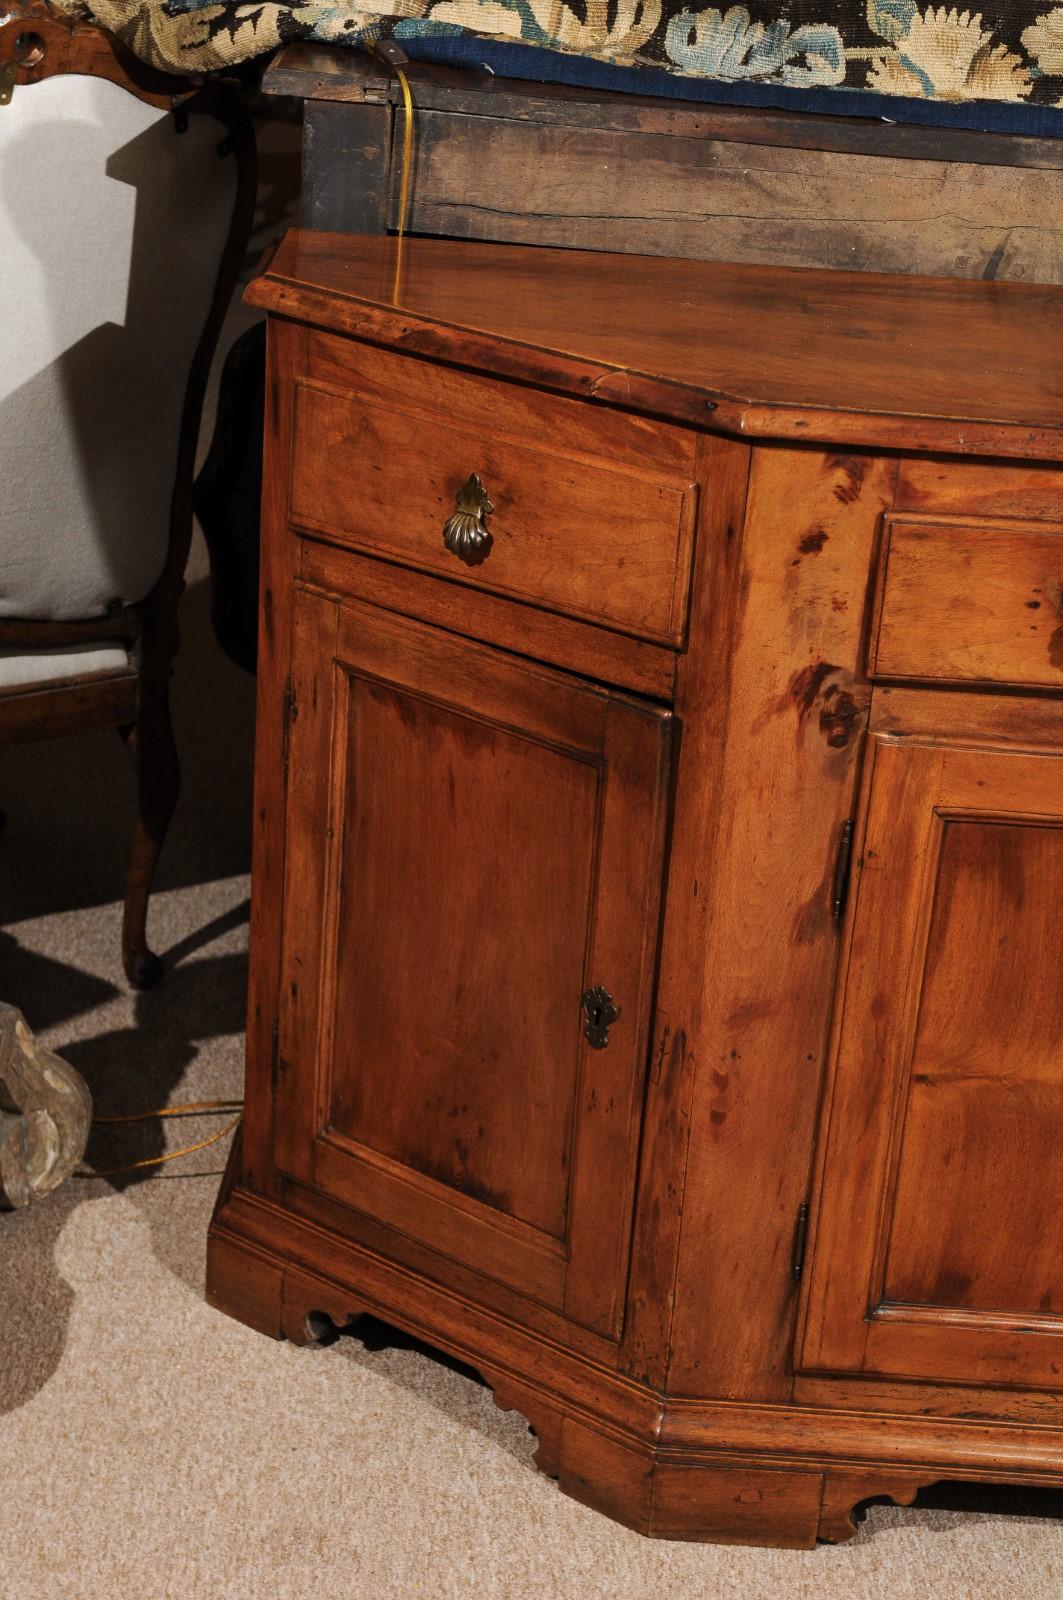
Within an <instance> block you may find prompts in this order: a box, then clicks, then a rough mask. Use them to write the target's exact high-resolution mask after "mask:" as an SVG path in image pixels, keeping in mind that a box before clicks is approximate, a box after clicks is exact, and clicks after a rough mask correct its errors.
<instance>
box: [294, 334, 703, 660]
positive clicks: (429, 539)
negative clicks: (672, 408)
mask: <svg viewBox="0 0 1063 1600" xmlns="http://www.w3.org/2000/svg"><path fill="white" fill-rule="evenodd" d="M384 357H385V353H384V352H380V351H374V350H371V349H369V348H367V347H365V346H358V345H356V344H354V343H353V342H352V341H345V340H340V339H329V338H326V337H325V336H323V335H322V336H319V337H318V338H317V340H316V341H314V342H313V343H312V344H311V350H310V358H309V365H308V369H307V375H306V377H305V378H304V379H303V380H302V381H301V382H299V383H298V384H297V386H296V396H295V427H294V441H293V447H292V463H291V482H290V496H289V517H290V520H291V521H292V522H293V523H294V524H295V525H296V526H298V527H302V528H306V529H309V530H311V531H316V532H320V533H323V534H325V535H326V536H327V537H329V538H331V539H334V540H336V541H338V542H340V543H342V544H345V545H349V546H352V547H353V548H355V549H358V550H362V551H365V552H367V553H370V554H373V555H378V556H384V557H386V558H387V559H389V560H393V561H398V562H401V563H402V564H404V565H406V566H411V567H417V568H420V569H422V570H424V571H428V572H432V573H436V574H438V575H440V576H442V577H446V578H448V579H451V580H456V581H457V582H459V583H463V584H470V585H474V586H476V587H477V588H482V589H486V590H490V591H492V592H494V593H497V594H502V595H508V596H510V597H512V598H516V599H519V600H523V601H526V602H529V603H531V604H533V605H536V606H542V607H545V608H548V609H550V610H554V611H558V612H561V613H564V614H565V615H569V616H573V617H580V618H584V619H587V620H589V621H591V622H595V623H599V624H603V625H604V626H606V627H609V628H613V629H617V630H619V631H622V632H625V633H628V634H631V635H633V636H635V637H637V638H643V639H648V640H653V641H655V642H658V643H663V644H667V645H670V646H678V645H680V644H681V643H682V641H683V636H684V628H685V623H686V604H687V591H688V586H689V578H690V560H691V547H692V543H693V531H694V522H695V515H696V507H697V486H696V484H695V482H694V476H695V450H696V440H695V436H694V435H693V434H692V433H687V432H686V430H684V429H681V428H675V427H670V426H667V425H665V424H663V423H658V422H655V421H653V420H652V419H649V418H642V417H634V416H628V415H625V414H624V413H617V412H615V411H607V410H605V409H604V408H599V407H596V406H594V405H593V404H592V403H584V402H580V401H572V400H568V399H565V398H563V397H560V396H555V395H549V394H544V393H542V392H541V391H538V390H533V389H525V388H520V387H519V386H516V385H512V384H506V383H502V382H498V381H491V380H487V379H480V378H477V377H475V376H473V375H471V374H465V373H458V372H454V371H451V370H448V369H445V368H439V367H434V366H431V365H428V364H426V363H422V362H420V361H416V360H412V359H404V358H402V357H395V356H390V357H386V359H384ZM473 473H475V474H477V476H478V477H479V478H480V479H481V480H482V483H483V485H484V488H485V489H486V491H487V494H488V495H489V497H490V501H491V503H492V505H493V507H494V511H493V512H492V513H491V514H490V515H488V516H487V517H486V520H485V526H486V528H487V530H488V532H489V534H490V543H489V546H488V547H487V553H486V555H484V556H483V557H482V559H478V560H475V561H473V560H463V559H461V558H460V557H459V556H458V555H455V554H454V553H452V551H451V550H449V549H448V548H447V547H446V546H445V544H444V542H443V529H444V525H445V523H446V522H447V519H448V518H450V517H451V516H452V515H453V513H454V512H455V510H456V501H457V496H458V493H459V491H460V490H461V488H462V486H463V484H465V482H466V480H467V479H468V478H469V477H470V474H473Z"/></svg>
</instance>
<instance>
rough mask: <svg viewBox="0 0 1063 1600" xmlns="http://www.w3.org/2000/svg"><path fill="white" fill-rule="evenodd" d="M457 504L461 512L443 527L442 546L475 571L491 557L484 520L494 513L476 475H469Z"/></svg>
mask: <svg viewBox="0 0 1063 1600" xmlns="http://www.w3.org/2000/svg"><path fill="white" fill-rule="evenodd" d="M455 504H456V505H457V508H458V509H457V510H456V511H455V512H454V515H453V516H452V517H448V518H447V520H446V522H445V523H444V524H443V543H444V544H445V545H446V547H447V549H448V550H451V551H453V553H454V555H456V556H457V557H458V560H459V561H464V562H466V564H467V565H468V566H470V567H474V566H477V565H478V564H479V563H480V562H481V561H486V559H487V557H488V556H489V555H490V553H491V544H492V539H491V531H490V529H489V528H488V527H487V525H486V523H485V522H484V518H485V517H489V516H490V515H491V513H492V511H493V510H494V509H495V508H494V506H493V505H492V503H491V499H490V496H489V495H488V493H487V490H486V489H485V488H484V486H483V482H482V481H481V479H480V478H479V477H478V476H477V474H476V473H475V472H470V474H469V476H468V477H467V478H466V480H465V482H464V483H463V484H462V486H461V488H460V489H459V490H458V492H457V495H456V496H455Z"/></svg>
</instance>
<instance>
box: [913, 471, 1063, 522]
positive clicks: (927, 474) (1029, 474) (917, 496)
mask: <svg viewBox="0 0 1063 1600" xmlns="http://www.w3.org/2000/svg"><path fill="white" fill-rule="evenodd" d="M896 506H897V510H898V511H925V512H929V513H937V512H943V513H945V514H947V515H949V516H953V515H956V516H968V517H1030V518H1032V519H1034V520H1037V521H1040V520H1041V519H1044V520H1045V521H1047V522H1058V523H1060V524H1061V525H1063V468H1060V467H1051V466H1042V467H1026V466H1016V465H1015V464H1014V463H1013V462H1000V461H953V460H948V461H937V460H935V459H934V458H933V457H932V456H926V457H919V458H918V459H914V460H911V461H902V462H901V464H900V470H899V473H898V477H897V498H896Z"/></svg>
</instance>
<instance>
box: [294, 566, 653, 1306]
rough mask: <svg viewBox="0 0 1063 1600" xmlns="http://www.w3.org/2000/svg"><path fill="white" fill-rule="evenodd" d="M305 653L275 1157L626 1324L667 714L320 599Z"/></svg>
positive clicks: (304, 624) (521, 1286)
mask: <svg viewBox="0 0 1063 1600" xmlns="http://www.w3.org/2000/svg"><path fill="white" fill-rule="evenodd" d="M292 661H293V668H292V694H293V699H294V721H293V724H292V732H291V738H290V764H289V780H288V825H287V830H288V831H287V837H288V844H287V854H286V865H285V873H286V879H285V912H284V936H283V946H284V948H283V961H282V985H281V988H282V997H281V1010H280V1018H279V1041H278V1043H279V1049H278V1073H277V1118H276V1128H277V1132H276V1159H277V1164H278V1166H279V1167H280V1168H281V1169H282V1170H283V1171H285V1172H287V1173H288V1174H290V1175H291V1176H292V1177H294V1178H296V1179H298V1180H300V1181H302V1182H304V1183H306V1184H308V1185H311V1186H312V1187H313V1188H315V1189H317V1190H319V1191H321V1192H323V1193H325V1194H327V1195H328V1196H330V1197H332V1198H333V1199H335V1200H339V1201H340V1202H342V1203H344V1204H346V1205H348V1206H351V1207H354V1208H355V1209H357V1210H359V1211H361V1212H364V1213H367V1214H369V1215H371V1216H372V1217H374V1218H376V1219H378V1220H380V1221H383V1222H384V1223H386V1224H388V1225H389V1226H391V1227H393V1228H394V1229H396V1230H397V1231H398V1232H399V1233H401V1234H404V1235H407V1236H408V1237H411V1238H413V1239H415V1240H417V1241H420V1242H421V1243H422V1244H426V1245H428V1246H430V1247H431V1248H433V1249H435V1250H437V1251H439V1252H441V1253H442V1254H443V1255H445V1256H447V1257H449V1258H451V1259H453V1260H457V1261H460V1262H462V1263H464V1264H465V1265H467V1266H471V1267H473V1268H475V1269H478V1270H479V1271H482V1272H483V1273H484V1274H486V1275H487V1276H488V1277H492V1278H495V1279H497V1280H499V1281H501V1282H502V1283H505V1284H508V1285H509V1286H511V1287H512V1288H516V1289H518V1290H520V1291H521V1292H523V1293H525V1294H527V1295H529V1296H530V1297H532V1298H533V1299H535V1300H537V1301H539V1302H541V1303H543V1304H545V1305H548V1306H551V1307H553V1308H556V1309H558V1310H560V1311H563V1312H564V1313H565V1314H566V1315H567V1316H569V1317H570V1318H572V1319H573V1320H575V1321H578V1322H580V1323H582V1324H583V1325H585V1326H587V1327H590V1328H593V1329H595V1330H597V1331H598V1332H600V1333H603V1334H605V1335H606V1336H609V1337H615V1336H616V1335H617V1334H618V1332H619V1328H620V1320H621V1315H622V1301H623V1284H624V1277H625V1271H626V1260H627V1252H628V1247H629V1236H630V1231H631V1216H632V1205H633V1188H634V1180H635V1162H636V1156H637V1149H638V1128H639V1117H640V1110H641V1094H642V1086H643V1074H644V1063H645V1058H646V1053H647V1031H648V1022H649V1006H650V999H651V988H652V978H653V969H654V957H655V949H656V942H657V925H658V904H659V894H660V880H661V871H662V850H663V835H664V825H665V813H666V802H667V789H668V767H669V730H670V722H671V719H670V716H669V714H668V713H667V712H665V711H662V710H659V709H657V708H656V707H653V706H649V705H642V704H640V703H638V702H636V701H633V700H630V699H627V698H625V697H623V696H620V695H616V694H610V693H608V692H607V691H605V690H603V689H600V688H597V687H596V686H594V685H591V684H588V683H583V682H581V681H579V680H578V679H574V678H570V677H567V676H566V675H564V674H562V673H560V672H553V671H550V670H548V669H546V668H542V667H538V666H535V665H533V664H531V663H529V662H525V661H523V660H520V659H518V658H516V657H511V656H507V655H504V654H503V653H502V652H501V651H497V650H492V649H489V648H486V647H483V646H479V645H475V644H472V643H470V642H468V641H466V640H462V639H458V638H455V637H453V636H452V635H449V634H446V633H443V632H441V631H439V630H437V629H435V628H431V627H428V626H426V625H424V624H421V623H415V622H411V621H408V620H406V619H403V618H400V617H396V616H393V615H391V614H389V613H387V612H384V611H381V610H377V609H376V608H373V607H369V606H366V605H360V604H358V603H356V602H353V601H344V602H340V601H338V600H336V599H334V598H328V597H325V596H321V595H317V594H314V593H312V592H309V591H306V590H301V591H299V592H298V593H297V598H296V608H295V620H294V629H293V656H292ZM596 989H600V990H602V991H604V992H603V993H599V994H597V995H594V996H593V997H589V998H587V999H586V1000H585V997H586V996H589V995H590V991H593V990H596ZM614 1010H615V1011H616V1012H617V1013H618V1014H617V1015H616V1016H615V1018H614V1017H613V1011H614Z"/></svg>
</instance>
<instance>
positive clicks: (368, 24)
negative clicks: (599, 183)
mask: <svg viewBox="0 0 1063 1600" xmlns="http://www.w3.org/2000/svg"><path fill="white" fill-rule="evenodd" d="M64 3H65V0H64ZM73 8H74V6H73V4H71V9H73ZM77 9H79V10H82V11H83V10H84V6H82V5H81V4H80V0H78V4H77ZM90 10H91V13H92V15H93V16H94V17H95V18H96V19H97V20H98V21H100V22H102V23H103V24H104V26H105V27H108V28H110V29H111V30H112V31H113V32H115V33H117V34H118V35H119V36H120V37H121V38H123V39H124V40H125V41H126V42H127V43H128V44H129V45H130V46H131V47H132V49H133V50H135V51H136V53H137V54H138V55H140V56H142V57H143V58H144V59H145V60H147V61H151V62H152V63H153V64H155V65H156V66H160V67H164V68H166V69H168V70H169V71H177V72H202V71H209V70H212V69H215V68H218V67H224V66H228V65H231V64H232V63H234V62H237V61H242V60H245V59H247V58H248V57H250V56H254V55H260V54H262V53H263V52H265V51H268V50H272V49H274V48H275V47H276V46H277V45H278V44H283V43H286V42H287V41H289V40H293V39H315V40H319V41H323V42H328V43H345V44H350V45H358V44H363V43H367V42H369V41H371V40H372V39H374V38H378V37H380V36H381V35H383V36H389V35H390V36H393V37H394V38H396V39H397V40H399V41H401V40H402V39H404V38H406V39H410V38H417V37H424V36H426V35H437V36H438V35H446V34H472V35H476V36H480V37H486V38H492V39H502V40H505V41H507V42H509V43H513V42H520V43H524V44H529V45H537V46H539V47H543V48H546V49H550V50H561V51H565V52H567V53H569V54H574V55H580V56H587V57H591V58H592V59H594V60H598V61H605V62H609V63H611V64H613V65H617V66H635V67H637V66H647V67H657V68H664V69H666V70H668V71H670V72H674V73H677V74H686V75H688V76H693V77H698V78H710V79H711V78H715V79H722V80H726V81H730V82H734V81H736V80H746V81H749V82H754V83H764V84H781V85H784V86H786V87H788V88H797V89H800V88H816V89H822V88H844V89H865V90H869V91H872V92H876V93H879V94H886V95H899V96H906V97H912V98H919V99H930V100H941V101H964V100H967V101H970V100H988V101H1012V102H1015V101H1022V102H1026V103H1027V104H1041V105H1051V106H1063V4H1058V5H1044V4H1041V5H1038V4H1036V3H1030V0H1000V3H998V4H997V5H996V6H994V7H993V8H991V9H985V10H982V11H958V10H956V9H955V8H952V9H947V8H946V7H945V6H936V7H935V6H926V7H923V8H920V5H919V4H918V0H857V3H852V0H763V3H760V0H752V3H751V5H732V6H729V7H728V8H727V9H726V10H724V9H721V8H719V7H715V6H701V5H698V4H697V3H696V0H391V3H390V4H389V3H388V0H382V4H380V5H379V7H378V8H376V9H374V10H372V11H363V10H357V9H354V8H352V7H350V6H344V5H335V4H325V3H311V4H306V5H294V4H289V5H282V4H276V3H275V0H251V3H243V0H90Z"/></svg>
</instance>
